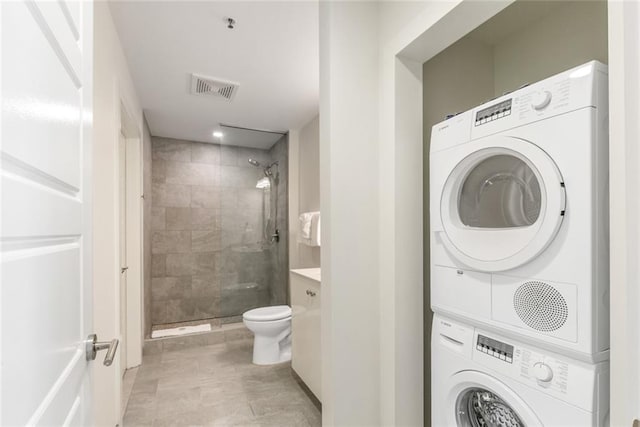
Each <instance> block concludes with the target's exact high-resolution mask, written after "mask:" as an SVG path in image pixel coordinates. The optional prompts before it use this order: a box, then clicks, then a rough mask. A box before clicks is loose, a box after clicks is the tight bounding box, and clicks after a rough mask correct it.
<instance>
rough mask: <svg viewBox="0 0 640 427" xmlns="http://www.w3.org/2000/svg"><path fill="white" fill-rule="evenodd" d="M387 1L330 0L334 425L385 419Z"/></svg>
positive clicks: (326, 235) (325, 303)
mask: <svg viewBox="0 0 640 427" xmlns="http://www.w3.org/2000/svg"><path fill="white" fill-rule="evenodd" d="M377 23H378V5H377V4H376V2H321V3H320V64H321V65H320V117H321V118H322V120H321V122H320V165H321V168H320V187H321V188H320V192H321V197H320V199H321V200H320V203H321V206H322V215H323V216H322V248H321V252H322V372H323V381H322V398H323V399H322V400H323V401H322V403H323V419H322V422H323V424H324V425H328V426H340V425H343V426H344V425H351V426H356V425H372V426H373V425H378V424H380V358H379V354H380V341H379V339H380V337H379V295H378V289H379V283H380V281H379V277H378V271H377V270H376V268H375V266H377V265H378V261H379V258H378V256H379V253H378V245H379V237H378V226H379V214H378V202H379V196H378V190H377V177H378V156H379V153H378V144H377V140H378V133H377V129H376V126H375V123H377V119H378V110H377V108H378V74H377V72H376V70H377V65H378V45H377V36H378V34H377Z"/></svg>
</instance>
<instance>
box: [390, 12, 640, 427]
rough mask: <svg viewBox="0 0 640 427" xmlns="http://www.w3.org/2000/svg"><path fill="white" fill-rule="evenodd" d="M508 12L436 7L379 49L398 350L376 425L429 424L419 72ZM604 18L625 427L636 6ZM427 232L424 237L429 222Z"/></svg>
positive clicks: (638, 208) (634, 181)
mask: <svg viewBox="0 0 640 427" xmlns="http://www.w3.org/2000/svg"><path fill="white" fill-rule="evenodd" d="M511 3H513V0H496V1H488V2H484V1H482V2H480V1H473V0H457V1H450V2H434V3H433V4H430V5H428V6H426V7H425V8H424V9H423V10H422V12H421V13H420V14H418V15H417V16H414V17H412V19H411V20H409V22H408V23H407V25H405V26H404V27H403V28H402V30H401V31H400V32H399V33H398V34H397V35H396V36H395V37H393V38H392V39H391V40H389V41H388V42H386V44H385V45H383V46H381V48H380V52H379V58H380V59H379V61H380V70H379V79H380V92H379V96H380V100H379V105H380V110H379V111H380V113H379V117H386V119H385V120H380V124H379V143H380V149H379V150H380V158H381V159H383V160H381V161H380V164H379V166H380V174H379V175H380V177H381V183H380V189H381V190H380V208H381V212H383V213H384V215H382V217H381V218H382V219H381V221H380V230H393V231H394V233H384V232H381V240H380V246H381V251H380V277H381V280H382V282H383V283H385V282H388V283H394V286H393V287H384V286H383V287H382V288H381V295H380V296H381V298H380V301H381V304H380V309H381V316H382V318H383V323H385V324H390V325H393V327H387V328H382V329H381V338H380V340H381V342H395V344H396V345H395V346H388V348H386V347H382V348H381V371H382V375H381V387H380V388H381V399H380V403H381V415H382V424H389V425H395V424H407V425H409V424H422V422H423V421H424V419H426V420H428V419H429V417H430V409H429V402H430V400H429V396H425V395H424V393H423V392H424V384H425V383H426V384H427V385H428V384H429V382H430V374H429V370H428V369H426V370H425V371H424V374H425V376H424V383H423V382H422V381H418V380H417V379H418V378H419V377H420V376H421V373H422V372H423V367H424V364H427V365H428V364H429V357H430V356H429V352H428V347H426V348H425V347H423V345H424V343H425V342H424V341H423V337H424V335H427V336H428V335H430V325H431V322H430V318H431V312H430V310H429V299H428V298H429V296H428V289H425V290H423V288H422V286H421V284H422V283H423V275H427V276H428V269H427V270H426V272H425V270H423V258H422V255H423V253H426V254H427V255H428V253H429V247H428V245H427V246H424V247H423V244H424V239H423V235H422V233H420V231H421V230H419V229H418V225H417V224H423V221H425V218H424V216H423V213H426V214H427V215H428V209H426V212H425V209H424V206H423V205H422V203H421V202H422V199H423V197H422V194H423V162H422V159H423V129H422V126H423V124H422V102H423V100H422V65H423V64H424V62H426V61H428V60H429V59H431V58H432V57H434V56H435V55H436V54H438V53H439V52H441V51H442V50H444V49H446V48H447V47H449V46H450V45H452V44H453V43H455V42H456V41H457V40H459V39H460V38H462V37H463V36H465V35H466V34H468V33H469V32H470V31H472V30H474V29H475V28H476V27H478V26H479V25H480V24H482V23H483V22H485V21H486V20H487V19H490V18H491V17H493V16H494V15H496V14H498V13H499V12H500V11H501V10H503V9H504V8H506V7H507V6H509V5H510V4H511ZM608 15H609V16H608V20H609V26H608V38H609V77H610V79H609V80H610V89H609V92H610V93H609V106H610V112H611V114H610V117H611V119H610V123H609V126H610V140H611V141H612V143H611V145H610V147H611V148H610V165H611V167H610V170H611V172H610V192H611V195H610V201H611V203H610V212H611V214H610V216H611V221H610V224H611V255H610V256H611V260H612V261H611V306H612V307H615V310H612V315H611V349H612V350H611V361H612V363H611V425H624V426H631V424H632V422H633V419H634V418H637V419H640V386H639V385H638V384H640V367H638V366H637V360H638V358H640V311H639V310H638V306H639V305H640V290H639V289H638V283H640V268H639V267H638V266H639V265H640V262H639V261H640V244H638V238H639V237H640V226H639V225H638V224H637V221H635V219H637V218H638V217H640V204H639V203H638V201H637V200H638V194H637V193H636V192H635V191H637V190H636V189H637V188H639V187H640V171H639V170H638V168H637V165H638V163H639V162H640V153H639V150H638V148H637V141H638V140H640V125H639V124H638V121H637V115H638V114H639V113H640V85H639V84H638V79H637V76H638V74H639V73H640V61H639V58H638V53H637V52H638V51H640V30H639V28H640V6H639V5H638V3H637V2H633V1H621V0H608ZM416 201H418V202H420V203H416ZM425 224H426V225H425V230H424V231H425V235H428V234H427V233H428V219H427V220H426V223H425ZM629 236H633V238H631V239H630V238H629ZM418 284H420V285H418ZM423 291H424V303H423ZM417 301H419V304H418V303H416V302H417ZM418 336H420V338H419V339H418V338H417V337H418ZM427 345H428V343H427ZM423 350H424V353H423ZM423 354H424V357H423ZM401 372H408V373H411V374H410V375H409V374H408V375H406V376H405V375H400V374H399V373H401ZM629 378H634V380H632V381H630V380H629ZM427 391H428V390H427ZM425 397H426V399H425V400H424V402H423V398H425ZM423 409H424V412H423ZM423 416H424V419H423Z"/></svg>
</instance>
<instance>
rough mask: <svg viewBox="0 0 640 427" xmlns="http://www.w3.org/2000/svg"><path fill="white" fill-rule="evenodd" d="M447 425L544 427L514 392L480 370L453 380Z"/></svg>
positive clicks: (465, 372)
mask: <svg viewBox="0 0 640 427" xmlns="http://www.w3.org/2000/svg"><path fill="white" fill-rule="evenodd" d="M446 410H447V414H448V415H447V425H450V426H457V427H489V426H491V427H525V426H537V425H542V423H541V422H540V420H539V419H538V417H537V416H536V414H535V413H534V411H533V410H532V409H531V408H530V407H529V406H528V405H527V404H526V402H524V401H523V400H522V399H521V398H520V397H519V396H518V395H517V394H516V393H515V392H514V391H513V390H511V389H510V388H509V387H507V386H506V385H505V384H503V383H502V382H500V381H498V380H497V379H495V378H493V377H491V376H489V375H487V374H484V373H482V372H478V371H462V372H459V373H457V374H455V375H454V376H453V377H451V379H450V384H449V394H448V396H447V408H446Z"/></svg>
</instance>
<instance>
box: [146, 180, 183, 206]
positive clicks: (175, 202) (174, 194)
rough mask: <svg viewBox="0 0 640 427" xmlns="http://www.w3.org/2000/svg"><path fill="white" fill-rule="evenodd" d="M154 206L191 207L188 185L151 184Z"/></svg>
mask: <svg viewBox="0 0 640 427" xmlns="http://www.w3.org/2000/svg"><path fill="white" fill-rule="evenodd" d="M151 192H152V195H151V197H152V200H153V204H154V206H159V207H188V206H189V205H191V187H190V186H188V185H172V184H157V183H156V184H153V186H152V187H151Z"/></svg>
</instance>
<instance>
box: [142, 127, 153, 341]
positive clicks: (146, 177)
mask: <svg viewBox="0 0 640 427" xmlns="http://www.w3.org/2000/svg"><path fill="white" fill-rule="evenodd" d="M142 161H143V162H142V173H143V179H142V191H143V194H144V208H143V211H144V213H143V215H142V223H143V236H142V241H143V246H142V252H143V254H144V256H143V272H144V277H143V288H144V291H143V298H142V306H143V308H142V310H143V313H144V316H143V336H144V337H149V336H151V181H152V178H151V166H152V161H151V132H150V131H149V125H148V124H147V121H146V120H145V121H144V127H143V134H142Z"/></svg>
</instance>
